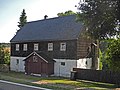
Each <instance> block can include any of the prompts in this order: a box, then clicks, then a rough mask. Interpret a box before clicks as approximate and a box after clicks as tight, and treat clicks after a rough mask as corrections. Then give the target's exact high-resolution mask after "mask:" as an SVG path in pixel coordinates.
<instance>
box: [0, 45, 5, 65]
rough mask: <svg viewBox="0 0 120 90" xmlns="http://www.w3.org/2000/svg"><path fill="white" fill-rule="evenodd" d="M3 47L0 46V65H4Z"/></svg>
mask: <svg viewBox="0 0 120 90" xmlns="http://www.w3.org/2000/svg"><path fill="white" fill-rule="evenodd" d="M4 55H5V53H4V45H1V44H0V64H4V63H5V62H4Z"/></svg>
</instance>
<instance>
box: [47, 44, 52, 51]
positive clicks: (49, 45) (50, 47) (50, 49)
mask: <svg viewBox="0 0 120 90" xmlns="http://www.w3.org/2000/svg"><path fill="white" fill-rule="evenodd" d="M48 51H53V43H48Z"/></svg>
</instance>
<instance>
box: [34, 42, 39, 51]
mask: <svg viewBox="0 0 120 90" xmlns="http://www.w3.org/2000/svg"><path fill="white" fill-rule="evenodd" d="M34 50H35V51H38V44H37V43H36V44H34Z"/></svg>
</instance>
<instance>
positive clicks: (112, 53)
mask: <svg viewBox="0 0 120 90" xmlns="http://www.w3.org/2000/svg"><path fill="white" fill-rule="evenodd" d="M106 61H107V64H108V68H109V69H111V70H113V71H120V39H117V40H116V39H113V40H109V42H108V47H107V50H106Z"/></svg>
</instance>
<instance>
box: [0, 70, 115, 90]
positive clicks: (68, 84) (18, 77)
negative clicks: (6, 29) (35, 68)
mask: <svg viewBox="0 0 120 90" xmlns="http://www.w3.org/2000/svg"><path fill="white" fill-rule="evenodd" d="M0 79H2V80H7V81H12V82H16V83H22V84H28V85H34V86H38V87H44V88H49V89H53V90H76V89H77V88H89V89H92V90H96V89H97V90H101V89H102V90H106V89H115V88H116V87H115V85H113V84H107V83H98V82H90V81H84V80H77V81H71V80H70V79H68V78H63V77H37V76H30V75H25V74H24V73H17V72H0Z"/></svg>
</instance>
